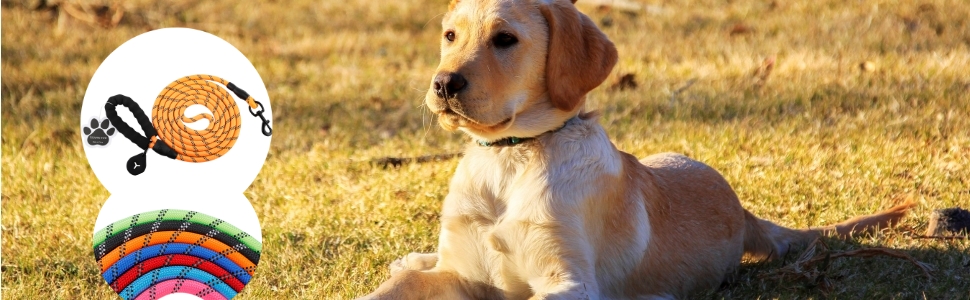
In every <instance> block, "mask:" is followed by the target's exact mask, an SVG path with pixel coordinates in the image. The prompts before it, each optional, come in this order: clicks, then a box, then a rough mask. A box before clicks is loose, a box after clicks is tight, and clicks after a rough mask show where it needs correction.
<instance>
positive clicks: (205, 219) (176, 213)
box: [94, 209, 263, 252]
mask: <svg viewBox="0 0 970 300" xmlns="http://www.w3.org/2000/svg"><path fill="white" fill-rule="evenodd" d="M156 221H184V222H191V223H196V224H202V225H206V226H209V227H212V228H215V229H216V230H219V231H221V232H223V233H225V234H228V235H230V236H235V237H240V238H239V241H240V242H242V243H243V244H245V245H246V246H247V247H249V248H250V249H253V250H254V251H256V252H261V251H262V249H263V244H262V243H260V242H259V241H257V240H256V239H255V238H253V237H252V236H250V235H249V234H247V233H246V232H244V231H242V230H240V229H239V228H236V226H232V224H229V223H227V222H225V221H223V220H221V219H219V218H215V217H212V216H208V215H205V214H200V213H198V212H194V211H189V210H178V209H163V210H156V211H150V212H145V213H141V214H137V215H134V216H131V217H130V218H125V219H122V220H119V221H117V222H114V223H111V224H108V226H105V227H104V228H103V229H101V230H98V232H95V233H94V248H97V247H98V246H99V245H101V244H102V243H104V241H105V240H106V239H108V238H109V237H112V236H114V235H116V234H122V233H124V232H125V230H127V229H128V228H131V227H134V226H137V225H141V224H145V223H151V222H156Z"/></svg>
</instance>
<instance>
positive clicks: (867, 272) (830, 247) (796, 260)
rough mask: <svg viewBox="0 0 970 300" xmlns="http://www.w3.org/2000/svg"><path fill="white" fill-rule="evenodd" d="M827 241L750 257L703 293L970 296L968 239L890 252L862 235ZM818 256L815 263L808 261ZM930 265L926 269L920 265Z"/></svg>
mask: <svg viewBox="0 0 970 300" xmlns="http://www.w3.org/2000/svg"><path fill="white" fill-rule="evenodd" d="M820 244H821V245H823V246H822V247H819V248H816V249H814V250H815V251H814V252H811V253H808V254H809V255H808V257H802V256H803V255H804V254H806V253H805V252H810V251H812V250H807V251H803V252H801V253H797V254H795V255H788V256H787V257H786V258H785V259H783V260H780V261H775V262H768V263H746V264H743V265H742V267H741V268H740V269H739V270H738V271H737V273H736V277H735V279H734V280H733V281H732V282H731V283H726V284H725V285H724V286H722V287H721V288H720V289H719V290H717V291H714V292H709V293H707V294H705V295H699V296H698V297H697V298H699V299H757V298H761V299H779V298H782V297H783V298H785V299H817V298H829V297H836V298H846V299H916V298H919V299H966V298H967V297H968V296H970V288H967V287H970V252H968V249H970V248H968V246H970V243H968V240H950V241H940V242H939V243H935V244H934V245H931V246H925V247H923V248H902V249H889V251H888V252H893V253H899V254H902V255H903V256H909V257H910V258H912V259H913V260H914V261H909V260H907V259H905V258H902V257H892V256H889V255H878V254H877V255H873V256H866V255H857V256H853V255H849V256H842V257H839V256H840V255H839V254H850V253H858V252H859V251H867V249H868V250H872V251H873V252H876V251H882V250H880V249H886V248H879V247H875V246H870V245H864V244H862V243H859V242H858V241H842V240H836V239H824V240H822V241H821V243H820ZM812 258H814V261H812V263H806V261H809V260H810V259H812ZM919 264H922V265H924V266H926V271H924V269H923V268H921V267H920V266H919Z"/></svg>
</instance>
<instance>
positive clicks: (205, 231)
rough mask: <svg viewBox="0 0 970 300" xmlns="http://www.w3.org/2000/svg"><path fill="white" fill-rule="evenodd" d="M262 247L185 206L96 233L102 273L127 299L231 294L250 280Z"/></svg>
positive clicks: (133, 218) (137, 217) (226, 296)
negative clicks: (186, 208) (177, 294)
mask: <svg viewBox="0 0 970 300" xmlns="http://www.w3.org/2000/svg"><path fill="white" fill-rule="evenodd" d="M261 250H262V244H261V243H260V242H259V241H257V240H256V239H255V238H253V237H252V236H250V235H249V234H247V233H246V232H244V231H242V230H239V229H238V228H236V227H235V226H232V225H231V224H229V223H226V222H225V221H222V220H220V219H217V218H214V217H211V216H208V215H205V214H201V213H198V212H194V211H186V210H174V209H163V210H159V211H151V212H146V213H141V214H137V215H134V216H131V217H129V218H125V219H122V220H119V221H117V222H114V223H112V224H110V225H108V226H106V227H105V228H103V229H101V230H99V231H98V232H96V233H95V234H94V258H95V259H96V260H97V261H98V265H99V266H100V267H101V275H102V276H103V277H104V280H105V281H107V282H108V285H110V286H111V288H112V289H114V291H115V292H117V293H118V294H119V295H121V297H122V298H124V299H138V300H141V299H158V298H161V297H163V296H165V295H168V294H173V293H188V294H194V295H196V296H198V297H200V298H202V299H230V298H232V297H234V296H236V294H237V293H239V292H240V291H242V289H243V286H245V285H246V284H247V283H249V280H250V279H251V278H252V276H253V272H255V271H256V265H257V264H258V263H259V255H260V251H261Z"/></svg>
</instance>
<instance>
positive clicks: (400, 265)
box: [388, 257, 408, 275]
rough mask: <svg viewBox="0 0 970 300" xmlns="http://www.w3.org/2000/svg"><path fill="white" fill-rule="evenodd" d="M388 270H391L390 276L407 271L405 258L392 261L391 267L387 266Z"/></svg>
mask: <svg viewBox="0 0 970 300" xmlns="http://www.w3.org/2000/svg"><path fill="white" fill-rule="evenodd" d="M388 268H389V269H391V275H394V274H397V272H401V271H404V270H407V269H408V266H407V262H406V259H405V257H402V258H398V259H396V260H394V261H392V262H391V265H390V266H388Z"/></svg>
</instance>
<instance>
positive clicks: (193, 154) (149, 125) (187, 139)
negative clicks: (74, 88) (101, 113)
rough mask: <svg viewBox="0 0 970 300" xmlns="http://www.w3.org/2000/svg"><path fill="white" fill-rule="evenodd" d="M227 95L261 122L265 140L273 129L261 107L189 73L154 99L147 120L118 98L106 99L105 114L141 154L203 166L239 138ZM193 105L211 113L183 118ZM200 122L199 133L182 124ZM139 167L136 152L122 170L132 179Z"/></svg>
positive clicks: (217, 81) (215, 80)
mask: <svg viewBox="0 0 970 300" xmlns="http://www.w3.org/2000/svg"><path fill="white" fill-rule="evenodd" d="M230 91H231V92H232V94H235V95H236V96H237V97H239V98H240V99H242V100H245V101H246V103H247V104H248V106H249V112H250V114H252V115H253V116H254V117H259V118H260V119H261V120H262V122H263V124H262V125H263V126H262V132H263V135H266V136H270V135H271V134H272V132H273V129H272V128H271V127H270V125H269V120H267V119H266V118H265V117H264V116H263V112H264V108H263V105H262V103H260V102H258V101H256V100H254V99H253V97H251V96H249V94H248V93H246V92H245V91H243V90H242V89H240V88H239V87H237V86H236V85H234V84H233V83H231V82H229V81H227V80H225V79H222V78H220V77H218V76H213V75H189V76H185V77H182V78H179V79H177V80H175V81H173V82H172V83H170V84H169V85H168V86H166V87H165V88H164V89H162V92H161V93H159V94H158V97H156V98H155V105H154V106H153V107H152V120H151V121H150V122H149V121H148V118H147V116H145V114H144V111H142V110H141V108H140V107H138V104H137V103H135V102H134V101H133V100H131V98H128V97H126V96H124V95H115V96H112V97H111V98H109V99H108V102H107V103H106V104H105V112H106V115H107V117H108V119H109V120H110V121H111V123H113V124H114V125H115V128H117V129H118V132H121V133H122V134H123V135H124V136H125V137H126V138H128V139H129V140H131V141H132V142H133V143H135V144H136V145H138V146H139V147H141V148H142V149H144V150H145V151H146V152H147V151H148V149H152V150H155V152H157V153H159V154H161V155H163V156H166V157H169V158H173V159H177V160H181V161H186V162H207V161H211V160H215V159H217V158H219V157H222V156H223V155H225V154H226V153H227V152H229V150H230V149H232V146H233V145H234V144H235V143H236V140H237V139H238V138H239V132H240V129H241V128H242V120H241V118H240V116H239V107H238V106H237V105H236V102H235V99H233V97H232V95H231V94H230ZM118 105H124V106H125V107H127V108H128V109H129V110H130V111H131V112H132V114H133V115H134V116H135V118H136V119H138V123H139V125H140V126H141V128H142V131H143V132H145V136H142V135H141V134H139V133H138V132H136V131H135V130H134V129H132V128H131V127H130V126H128V125H127V124H125V122H124V121H123V120H121V118H120V117H118V114H117V111H116V106H118ZM194 105H202V106H204V107H205V108H207V109H208V110H209V111H210V112H212V113H211V114H210V113H201V114H198V115H195V116H193V117H186V116H185V112H186V110H187V109H188V108H189V107H191V106H194ZM203 119H204V120H208V121H209V124H208V126H206V128H205V129H202V130H195V129H192V128H190V127H188V126H186V124H187V123H194V122H197V121H200V120H203ZM159 141H161V143H159ZM144 166H145V157H144V154H139V155H135V156H134V157H132V158H131V159H129V162H128V165H127V168H128V171H129V173H131V174H132V175H138V174H141V172H143V171H144Z"/></svg>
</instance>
